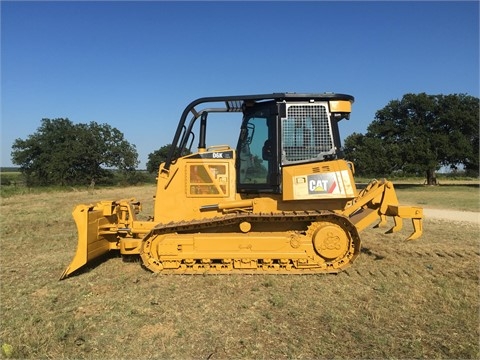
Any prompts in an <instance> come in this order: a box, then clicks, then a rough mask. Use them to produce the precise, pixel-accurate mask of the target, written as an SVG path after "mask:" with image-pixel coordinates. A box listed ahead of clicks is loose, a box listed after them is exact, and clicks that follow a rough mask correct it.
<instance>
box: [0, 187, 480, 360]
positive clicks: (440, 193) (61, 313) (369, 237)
mask: <svg viewBox="0 0 480 360" xmlns="http://www.w3.org/2000/svg"><path fill="white" fill-rule="evenodd" d="M397 190H398V195H399V198H400V200H401V201H402V202H403V203H409V204H421V205H423V206H428V207H439V208H440V207H443V208H456V209H463V210H470V211H479V208H478V205H479V193H478V185H477V187H470V186H458V187H452V186H448V187H447V186H442V187H435V188H430V187H417V186H407V185H405V186H403V185H402V186H397ZM153 194H154V186H144V187H137V188H134V187H130V188H125V189H105V190H97V191H95V193H89V192H88V191H86V190H82V191H74V192H63V193H60V192H58V193H43V194H25V195H16V196H11V197H8V198H3V199H2V203H1V207H0V229H1V230H0V231H1V237H0V249H1V251H0V265H1V267H0V284H1V299H0V300H1V301H0V304H1V320H0V345H2V348H3V351H2V355H1V357H2V358H7V357H14V358H30V359H37V358H43V359H52V358H53V359H59V358H61V359H78V358H101V359H121V358H124V359H231V358H255V359H278V358H297V359H312V358H443V359H460V358H463V359H465V358H469V359H474V358H475V359H478V358H480V347H479V337H480V333H479V315H480V314H479V306H478V305H479V300H480V293H479V274H480V269H479V260H480V250H479V227H478V225H475V224H469V223H461V222H446V221H439V220H433V219H427V220H425V224H424V236H423V237H422V238H421V239H420V240H418V241H411V242H406V241H403V239H404V238H405V237H406V236H407V235H408V234H409V233H410V231H411V227H410V224H406V226H405V229H404V230H403V231H402V232H400V233H395V234H391V235H385V234H383V232H382V231H380V230H378V229H368V230H366V231H364V232H363V234H362V240H363V248H362V254H361V256H360V257H359V258H358V259H357V261H356V262H355V263H354V264H353V265H352V267H350V268H349V269H348V270H347V271H345V272H343V273H340V274H339V275H322V276H318V275H304V276H298V275H296V276H295V275H209V276H201V275H200V276H188V275H187V276H182V275H156V274H152V273H150V272H148V271H146V270H144V269H143V268H142V267H141V266H140V264H139V263H138V262H124V261H123V260H122V259H121V258H120V257H116V256H112V257H110V258H109V259H108V260H106V261H103V262H100V263H99V264H96V265H95V266H94V267H92V268H90V269H88V270H87V271H85V272H83V273H81V274H80V275H78V276H73V277H71V278H69V279H66V280H64V281H58V278H59V276H60V274H61V273H62V271H63V270H64V269H65V267H66V266H67V265H68V263H69V262H70V261H71V259H72V257H73V255H74V253H75V247H76V229H75V225H74V223H73V220H72V219H71V210H72V208H73V206H74V205H75V204H77V203H91V202H94V201H97V200H102V199H118V198H125V197H132V196H135V197H137V199H138V200H140V201H142V202H144V204H145V205H144V211H145V212H146V213H151V212H152V208H151V200H152V196H153ZM5 350H6V353H8V354H5ZM7 355H8V356H7Z"/></svg>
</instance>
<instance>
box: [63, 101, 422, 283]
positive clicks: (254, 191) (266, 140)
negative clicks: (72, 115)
mask: <svg viewBox="0 0 480 360" xmlns="http://www.w3.org/2000/svg"><path fill="white" fill-rule="evenodd" d="M353 102H354V98H353V96H350V95H345V94H335V93H319V94H299V93H273V94H262V95H245V96H221V97H204V98H200V99H197V100H195V101H193V102H191V103H190V104H189V105H188V106H187V107H186V108H185V110H184V111H183V113H182V115H181V118H180V121H179V124H178V127H177V130H176V132H175V135H174V138H173V141H172V145H171V147H170V151H169V153H168V155H167V158H166V160H165V162H164V163H162V164H161V165H160V167H159V170H158V177H157V189H156V195H155V197H154V214H153V216H152V217H151V218H150V219H149V220H140V219H139V216H138V213H139V211H140V209H141V205H140V203H139V202H137V201H136V200H135V199H123V200H112V201H100V202H98V203H97V204H95V205H94V204H89V205H78V206H76V207H75V209H74V211H73V217H74V220H75V222H76V226H77V230H78V244H77V251H76V254H75V256H74V258H73V260H72V262H71V263H70V265H69V266H68V267H67V269H66V270H65V271H64V272H63V274H62V275H61V278H60V279H64V278H66V277H67V276H69V275H70V274H72V273H73V272H75V271H76V270H78V269H80V268H82V267H83V266H84V265H86V264H88V263H89V262H91V261H92V260H93V259H96V258H98V257H100V256H102V255H103V254H106V253H108V252H109V251H120V254H122V255H137V256H138V255H139V256H140V258H141V260H142V262H143V266H144V267H145V268H147V269H149V270H151V271H153V272H158V273H178V274H204V273H212V274H220V273H262V274H263V273H265V274H284V273H287V274H295V273H297V274H306V273H308V274H310V273H336V272H339V271H341V270H343V269H345V268H346V267H348V266H349V265H350V264H351V263H352V262H353V261H354V260H355V258H356V257H357V256H358V254H359V253H360V235H359V233H360V232H361V231H362V230H363V229H365V228H366V227H368V226H370V225H372V224H373V223H378V224H377V225H378V226H382V225H386V223H387V217H393V219H394V226H393V227H392V228H391V229H390V230H389V231H387V232H395V231H398V230H400V229H401V228H402V219H405V218H407V219H411V220H412V228H413V233H412V234H411V235H410V236H409V237H408V239H409V240H413V239H417V238H418V237H420V236H421V234H422V218H423V210H422V208H419V207H411V206H401V205H399V204H398V200H397V196H396V193H395V189H394V187H393V184H392V183H391V182H389V181H386V180H385V179H383V180H373V181H371V182H370V183H369V184H368V185H367V186H365V187H364V188H363V189H361V190H360V191H359V190H357V186H356V184H355V180H354V177H353V175H354V164H353V163H351V162H349V161H347V160H345V159H344V155H343V152H342V146H341V140H340V135H339V127H338V123H339V121H340V120H342V119H349V117H350V113H351V107H352V104H353ZM214 113H215V114H222V116H225V119H227V118H229V117H230V115H232V114H233V115H235V113H237V117H238V118H239V121H238V123H239V124H241V125H240V126H239V129H238V130H237V129H235V130H232V125H231V123H229V121H227V120H225V121H224V122H223V124H221V129H219V126H218V125H215V130H216V131H223V132H225V133H226V132H231V131H235V133H238V141H237V144H236V147H230V146H229V145H213V146H207V138H208V135H209V132H208V131H207V128H208V126H207V123H208V118H209V115H212V114H214ZM227 113H232V114H227ZM227 115H229V116H227ZM237 127H238V126H237ZM194 143H196V144H198V145H197V148H196V149H195V148H192V146H193V145H194Z"/></svg>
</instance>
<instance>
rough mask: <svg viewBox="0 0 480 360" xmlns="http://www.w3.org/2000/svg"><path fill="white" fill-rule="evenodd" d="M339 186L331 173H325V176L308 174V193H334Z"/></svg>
mask: <svg viewBox="0 0 480 360" xmlns="http://www.w3.org/2000/svg"><path fill="white" fill-rule="evenodd" d="M336 188H337V182H336V180H335V177H334V176H331V174H325V175H323V176H319V175H310V176H308V193H309V194H319V193H323V194H325V193H327V194H333V193H334V191H335V189H336Z"/></svg>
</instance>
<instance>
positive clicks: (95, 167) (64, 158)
mask: <svg viewBox="0 0 480 360" xmlns="http://www.w3.org/2000/svg"><path fill="white" fill-rule="evenodd" d="M11 155H12V162H13V163H14V164H16V165H19V166H20V169H21V171H22V173H23V174H24V175H25V178H26V179H27V184H28V185H29V186H32V185H67V184H68V185H73V184H80V183H85V182H90V181H92V180H93V181H99V180H101V179H102V178H105V177H107V176H109V174H110V172H109V171H108V170H107V168H116V169H118V170H119V171H120V172H122V173H124V174H126V173H130V172H132V171H135V167H136V166H137V165H138V160H137V158H138V154H137V151H136V149H135V146H134V145H131V144H130V143H128V142H127V141H126V140H125V139H124V136H123V134H122V133H121V132H120V131H119V130H117V129H115V128H113V127H111V126H110V125H108V124H101V125H100V124H97V123H96V122H91V123H90V124H77V125H75V124H73V123H72V122H71V121H70V120H69V119H62V118H60V119H53V120H52V119H42V121H41V125H40V127H39V128H38V129H37V131H36V132H35V133H34V134H32V135H30V136H28V138H27V139H25V140H23V139H16V140H15V141H14V143H13V145H12V154H11Z"/></svg>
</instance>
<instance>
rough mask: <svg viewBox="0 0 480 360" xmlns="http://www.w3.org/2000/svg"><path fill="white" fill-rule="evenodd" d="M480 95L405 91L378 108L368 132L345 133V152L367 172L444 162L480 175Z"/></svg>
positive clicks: (428, 170) (415, 169)
mask: <svg viewBox="0 0 480 360" xmlns="http://www.w3.org/2000/svg"><path fill="white" fill-rule="evenodd" d="M478 146H479V99H478V98H475V97H472V96H468V95H465V94H459V95H458V94H452V95H427V94H425V93H421V94H406V95H404V96H403V98H402V99H401V100H392V101H390V102H389V103H388V104H387V106H385V107H384V108H383V109H381V110H379V111H377V112H376V114H375V119H374V120H373V122H372V123H371V124H370V125H369V126H368V128H367V133H366V134H365V135H362V134H353V135H351V136H350V137H348V138H347V139H345V154H346V157H347V158H348V159H350V160H353V161H354V162H355V163H356V167H357V168H358V169H359V170H365V171H366V172H367V173H369V172H371V173H374V174H384V175H389V174H391V173H392V172H394V171H401V172H404V173H408V174H418V173H423V174H425V175H426V177H427V183H428V184H434V183H435V182H436V180H435V172H436V170H438V169H439V168H440V167H441V166H451V167H454V166H457V165H459V164H461V165H463V166H464V167H465V169H467V170H469V171H471V172H473V173H475V174H477V175H478V160H479V159H478V149H479V148H478Z"/></svg>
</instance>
